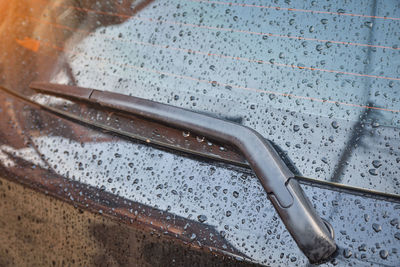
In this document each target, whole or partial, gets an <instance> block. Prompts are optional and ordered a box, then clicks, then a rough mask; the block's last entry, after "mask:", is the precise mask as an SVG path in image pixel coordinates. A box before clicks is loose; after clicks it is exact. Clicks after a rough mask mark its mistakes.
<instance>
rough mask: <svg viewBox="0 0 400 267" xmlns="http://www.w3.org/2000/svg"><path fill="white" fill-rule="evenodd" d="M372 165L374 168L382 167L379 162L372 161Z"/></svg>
mask: <svg viewBox="0 0 400 267" xmlns="http://www.w3.org/2000/svg"><path fill="white" fill-rule="evenodd" d="M372 165H374V167H375V168H379V167H380V166H382V162H381V161H380V160H373V161H372Z"/></svg>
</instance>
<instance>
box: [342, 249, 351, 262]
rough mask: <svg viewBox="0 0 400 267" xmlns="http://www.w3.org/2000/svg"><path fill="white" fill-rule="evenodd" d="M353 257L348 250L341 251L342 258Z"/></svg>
mask: <svg viewBox="0 0 400 267" xmlns="http://www.w3.org/2000/svg"><path fill="white" fill-rule="evenodd" d="M352 255H353V252H351V250H350V249H348V248H346V249H345V250H343V256H344V257H345V258H346V259H348V258H350V257H351V256H352Z"/></svg>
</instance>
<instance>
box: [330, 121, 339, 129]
mask: <svg viewBox="0 0 400 267" xmlns="http://www.w3.org/2000/svg"><path fill="white" fill-rule="evenodd" d="M331 125H332V127H333V129H337V128H339V124H338V123H337V121H333V122H332V123H331Z"/></svg>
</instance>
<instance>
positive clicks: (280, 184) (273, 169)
mask: <svg viewBox="0 0 400 267" xmlns="http://www.w3.org/2000/svg"><path fill="white" fill-rule="evenodd" d="M30 87H31V88H32V89H35V90H37V91H40V92H41V93H44V94H49V95H58V96H62V97H68V98H74V99H79V100H84V101H88V102H91V103H96V104H99V105H101V106H104V107H108V108H111V109H115V110H117V111H122V112H126V113H129V114H134V115H137V116H141V117H143V118H146V119H149V120H154V121H157V122H160V123H162V124H166V125H168V126H171V127H176V128H179V129H182V130H188V131H190V132H194V133H196V134H199V135H203V136H206V137H209V138H212V139H214V140H216V141H220V142H224V143H229V144H231V145H234V146H235V147H236V148H238V149H239V150H240V151H241V153H243V155H244V157H245V158H246V160H247V161H248V163H249V165H250V166H251V168H252V169H253V171H254V172H255V174H256V175H257V177H258V178H259V180H260V182H261V184H262V186H263V187H264V189H265V191H266V192H267V195H268V198H269V199H270V200H271V202H272V204H273V206H274V207H275V209H276V211H277V212H278V214H279V216H280V217H281V219H282V221H283V223H284V224H285V226H286V228H287V229H288V231H289V232H290V234H291V235H292V237H293V238H294V240H295V241H296V243H297V245H298V246H299V248H300V249H301V250H302V252H303V253H304V254H305V255H306V256H307V258H308V259H309V260H310V262H311V263H317V262H321V261H324V260H326V259H327V258H329V257H330V256H331V255H332V254H333V253H334V252H335V251H336V244H335V241H334V240H333V230H332V229H329V228H328V227H327V224H326V222H324V221H323V220H322V219H321V218H320V217H319V215H318V214H317V213H316V211H315V210H314V208H313V206H312V204H311V202H310V201H309V200H308V198H307V197H306V196H305V194H304V192H303V190H302V189H301V187H300V185H299V184H298V182H297V180H295V179H293V178H294V176H295V175H294V174H293V173H292V172H291V171H290V170H289V168H288V167H287V166H286V164H285V163H284V162H283V161H282V159H281V158H280V156H279V155H278V153H277V152H276V150H275V149H274V148H273V146H272V145H271V143H270V142H269V141H267V140H265V139H264V138H263V137H262V136H261V135H260V134H259V133H257V132H256V131H254V130H253V129H250V128H248V127H245V126H242V125H239V124H236V123H233V122H229V121H225V120H221V119H217V118H214V117H211V116H208V115H204V114H200V113H196V112H193V111H189V110H186V109H182V108H178V107H174V106H170V105H166V104H162V103H158V102H154V101H150V100H146V99H141V98H137V97H132V96H127V95H122V94H118V93H113V92H107V91H99V90H95V89H89V88H81V87H76V86H68V85H57V84H50V83H41V82H34V83H31V85H30Z"/></svg>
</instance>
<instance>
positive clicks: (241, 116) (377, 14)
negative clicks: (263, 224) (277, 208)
mask: <svg viewBox="0 0 400 267" xmlns="http://www.w3.org/2000/svg"><path fill="white" fill-rule="evenodd" d="M26 3H28V2H24V1H18V3H15V4H10V5H11V6H12V7H11V8H10V9H13V10H14V11H15V12H14V13H15V14H14V13H13V12H10V15H9V16H6V18H5V21H4V23H3V28H4V30H3V31H2V34H3V36H7V42H5V43H4V44H2V47H1V52H0V53H1V54H2V55H1V57H2V62H3V66H2V70H3V75H2V84H3V85H4V86H6V87H8V88H11V89H13V90H18V91H22V92H25V93H28V94H29V93H30V92H29V89H27V85H28V84H29V82H30V81H32V80H38V79H39V80H44V81H50V82H54V83H68V84H75V85H79V86H84V87H91V88H97V89H101V90H108V91H115V92H119V93H123V94H129V95H134V96H138V97H143V98H147V99H152V100H156V101H160V102H164V103H169V104H172V105H176V106H181V107H185V108H189V109H193V110H196V111H202V112H208V113H213V114H217V115H220V116H223V117H235V118H236V121H239V122H240V123H241V124H243V125H246V126H249V127H251V128H254V129H256V130H257V131H259V132H260V133H261V134H262V135H264V136H265V137H266V138H268V139H270V140H272V141H273V142H275V143H276V144H277V145H279V146H280V147H281V148H282V149H284V150H286V151H287V152H288V155H289V158H290V159H291V160H292V161H293V162H294V164H295V165H296V167H297V168H298V169H299V170H300V172H301V173H302V174H303V175H304V176H306V177H309V178H314V179H320V180H324V181H333V182H339V183H343V184H346V185H350V186H356V187H361V188H364V189H369V190H375V191H380V192H384V193H389V194H398V193H399V190H400V187H399V181H398V178H397V176H398V173H399V167H398V166H399V162H400V156H399V146H400V143H399V138H400V132H399V130H398V124H399V115H398V114H399V95H398V88H399V84H400V80H399V79H400V78H399V77H400V73H399V72H400V69H399V66H400V64H399V60H400V48H399V47H398V43H399V38H400V37H399V32H398V28H399V27H400V20H399V17H400V11H399V10H400V9H399V6H398V3H397V2H396V1H369V2H368V3H365V4H363V5H359V4H358V2H357V1H350V2H346V3H342V2H341V1H334V2H327V3H323V2H321V3H316V2H311V1H308V2H304V3H295V2H287V1H286V2H283V1H282V2H279V1H277V2H275V3H273V4H271V3H269V4H268V3H264V2H257V1H256V2H254V3H241V2H234V3H232V4H228V3H226V2H221V1H198V0H194V1H163V2H159V1H141V2H140V1H139V2H134V3H131V2H129V1H121V2H118V1H117V2H112V3H108V2H93V1H84V2H81V3H77V2H75V1H63V2H60V1H57V2H51V1H50V2H46V1H42V0H40V1H39V0H35V1H32V2H29V4H26ZM311 11H313V12H311ZM11 13H12V14H11ZM10 25H12V27H11V28H10V27H9V28H7V27H8V26H10ZM10 57H11V58H12V59H10ZM4 62H10V63H11V64H7V65H5V64H4ZM11 66H12V68H10V67H11ZM27 69H28V71H27ZM21 78H23V81H21Z"/></svg>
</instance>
